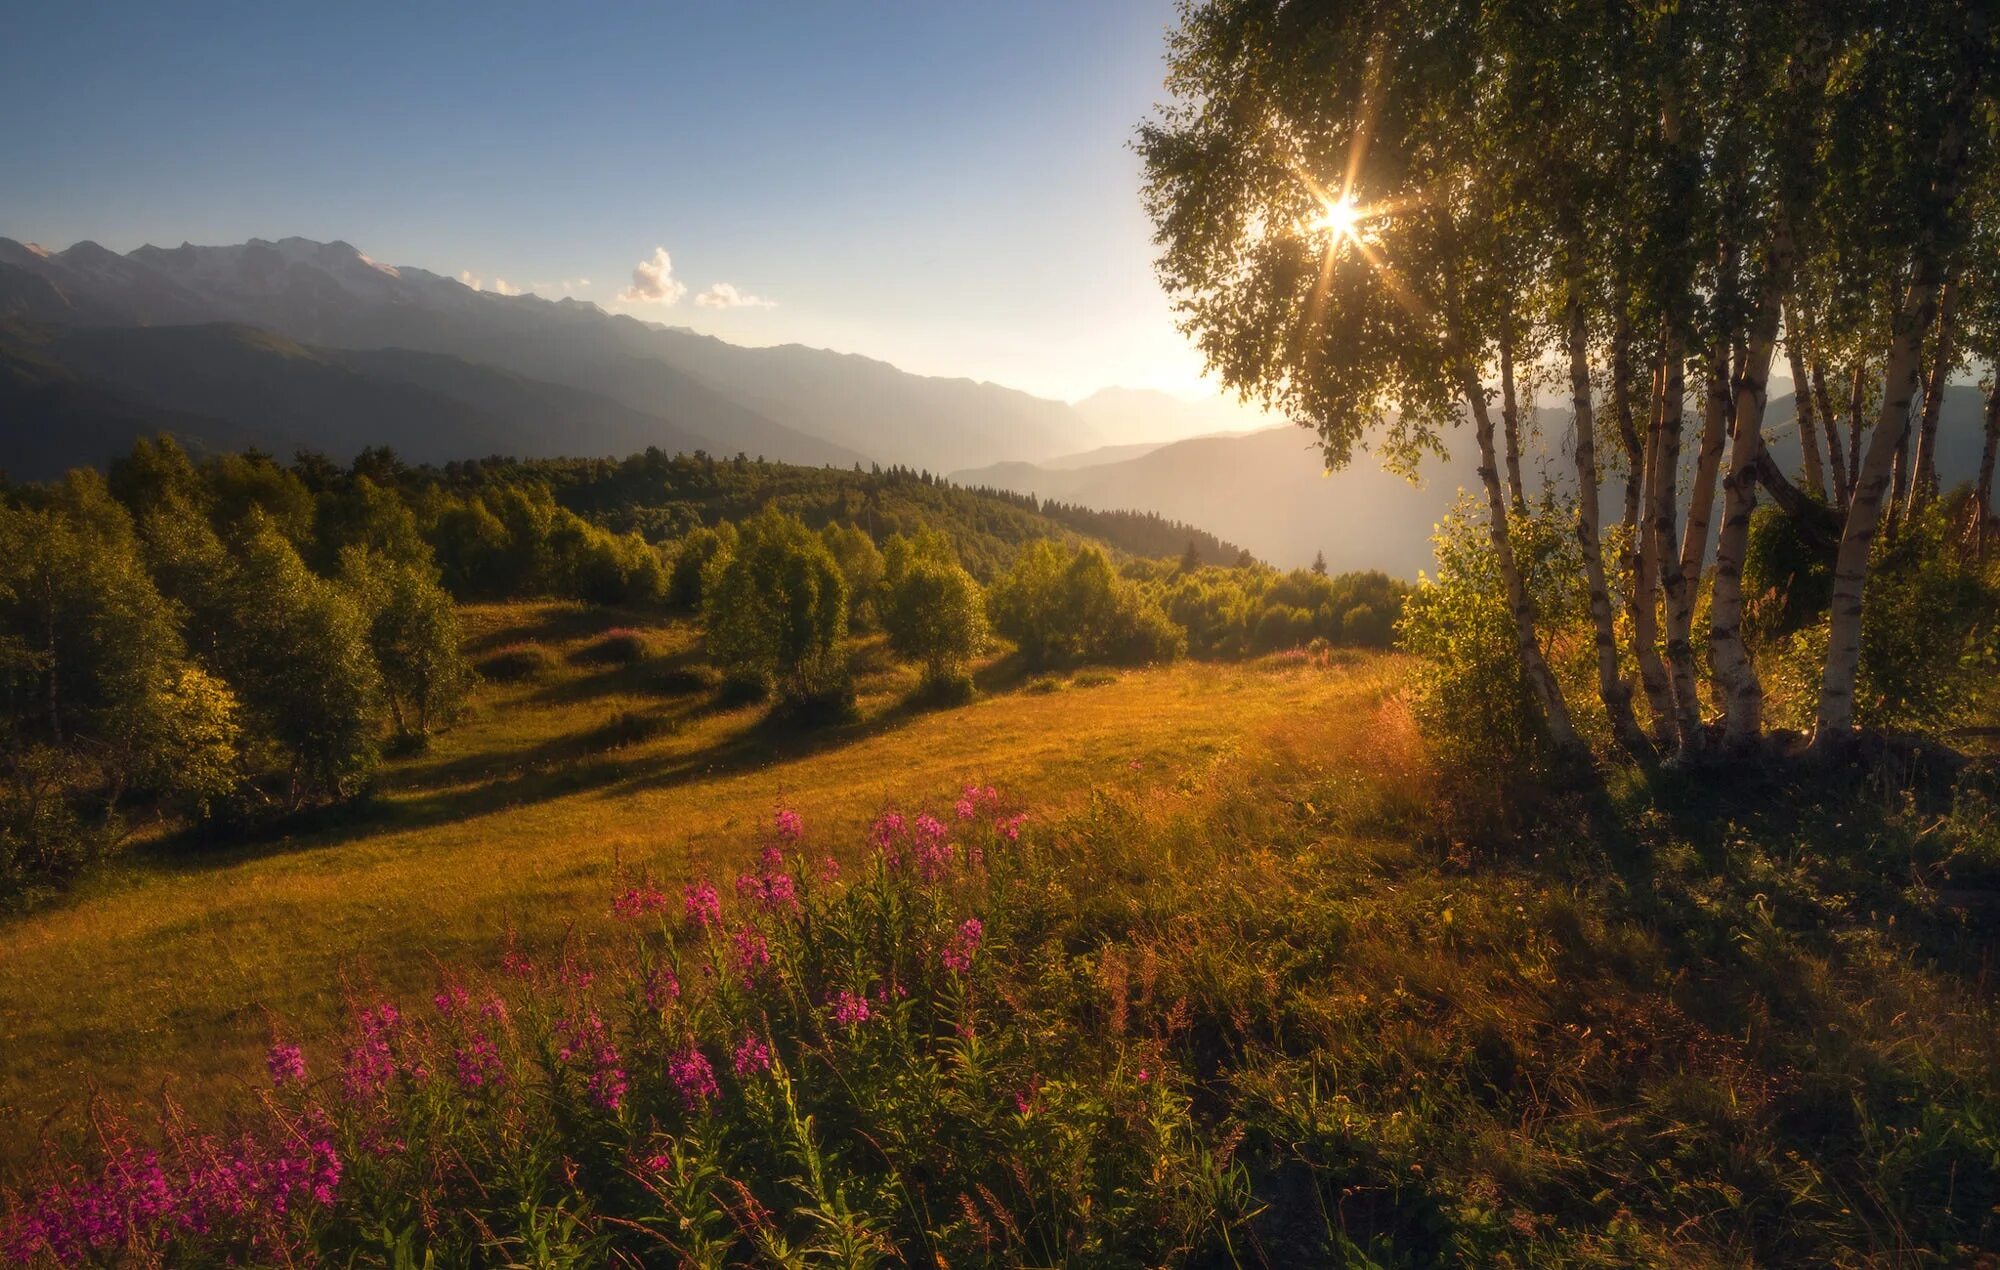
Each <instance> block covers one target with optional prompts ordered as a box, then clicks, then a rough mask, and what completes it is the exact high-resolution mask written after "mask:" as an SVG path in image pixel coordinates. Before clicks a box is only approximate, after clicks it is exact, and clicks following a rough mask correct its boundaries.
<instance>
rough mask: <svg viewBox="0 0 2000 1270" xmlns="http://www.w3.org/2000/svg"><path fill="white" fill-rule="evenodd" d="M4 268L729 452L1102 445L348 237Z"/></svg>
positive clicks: (158, 318)
mask: <svg viewBox="0 0 2000 1270" xmlns="http://www.w3.org/2000/svg"><path fill="white" fill-rule="evenodd" d="M0 267H6V268H8V269H9V270H18V271H20V272H22V273H25V274H29V275H32V276H33V277H35V278H39V279H40V280H41V281H42V283H44V284H46V285H44V286H42V287H39V288H36V287H32V286H30V285H28V284H26V283H24V282H23V281H21V280H20V279H15V278H12V275H11V274H10V275H8V276H6V277H0V313H11V314H12V315H13V316H16V317H27V318H32V319H36V320H41V321H48V322H58V323H64V324H83V325H127V326H139V325H169V324H189V323H208V322H237V323H243V324H247V325H251V326H257V327H262V328H265V329H268V330H271V331H275V332H277V333H279V334H281V335H284V336H286V337H288V338H290V339H292V340H296V341H298V342H300V343H303V344H308V345H317V346H325V347H337V348H408V349H416V350H419V351H424V352H432V353H447V354H451V355H453V356H457V357H463V358H469V359H472V360H474V361H480V362H485V363H488V364H490V365H493V366H496V367H500V368H504V369H506V370H509V371H513V372H515V373H517V374H521V375H526V376H528V377H529V378H532V379H539V380H544V381H547V382H550V383H555V384H563V385H567V386H570V387H574V388H580V389H584V390H586V391H590V392H595V393H599V394H601V395H603V396H606V397H610V398H612V399H614V400H616V401H618V402H620V403H621V404H623V405H624V406H626V407H628V408H630V409H633V410H637V411H641V412H643V413H645V414H648V415H653V416H658V417H662V418H667V419H671V420H673V421H674V422H675V423H676V424H677V425H678V426H680V427H682V428H683V429H685V430H686V431H687V432H688V433H690V434H692V435H698V436H701V437H705V438H709V439H711V441H712V448H714V449H716V450H717V451H718V452H721V453H725V454H734V453H736V452H738V451H742V452H745V453H748V454H753V455H755V454H764V455H768V456H769V457H771V458H773V459H784V460H786V461H789V462H797V463H840V464H848V463H852V462H854V461H856V460H857V459H861V458H864V457H865V458H870V459H875V460H878V461H881V462H884V463H891V462H898V463H905V464H910V465H914V466H919V467H929V468H933V469H937V470H942V469H945V468H948V467H953V466H965V465H970V464H976V463H986V462H992V461H995V460H997V459H1001V458H1008V457H1026V458H1037V459H1039V458H1046V457H1050V456H1053V455H1056V454H1060V453H1064V452H1067V451H1072V450H1077V449H1081V448H1085V447H1087V446H1089V445H1091V444H1094V443H1095V442H1096V441H1097V440H1098V439H1099V438H1098V437H1097V435H1096V433H1095V431H1094V429H1093V428H1092V427H1091V426H1090V425H1089V424H1088V423H1087V422H1085V421H1084V418H1083V416H1082V415H1081V414H1079V413H1078V412H1076V411H1075V410H1074V409H1072V408H1071V407H1070V406H1068V405H1066V404H1064V403H1062V402H1058V401H1049V400H1045V399H1042V398H1038V397H1033V396H1031V395H1029V394H1027V393H1022V392H1018V391H1015V390H1013V389H1009V388H1003V387H1000V386H998V385H994V384H983V383H974V382H972V381H970V380H951V379H934V378H928V377H924V376H918V375H910V374H906V373H905V372H903V371H899V370H897V369H896V368H894V367H892V366H889V365H888V364H886V363H883V362H878V361H872V360H870V359H868V358H864V357H855V356H849V355H845V354H838V353H832V352H827V351H824V350H819V349H809V348H803V347H800V346H797V345H787V346H783V347H778V348H763V349H751V348H740V347H737V346H734V345H730V344H726V343H724V342H722V341H720V340H715V339H711V338H709V337H706V336H700V335H696V334H694V333H692V332H688V331H680V330H671V329H666V328H662V327H658V326H654V325H649V324H647V323H643V322H639V321H636V320H634V319H632V318H630V317H624V316H616V315H612V314H608V313H606V312H604V311H603V310H601V309H599V308H597V306H595V305H593V304H586V303H581V302H578V301H576V300H562V301H549V300H544V299H541V298H539V297H536V296H529V295H524V296H502V295H497V294H493V293H491V292H484V291H475V290H473V289H471V288H469V287H467V286H465V285H463V284H462V283H460V282H458V281H457V280H456V279H452V278H446V277H441V276H439V275H438V274H435V273H431V272H429V271H428V270H424V269H419V268H397V267H391V266H387V265H383V264H380V263H378V262H376V261H373V260H371V259H369V258H368V257H367V256H365V255H363V254H362V253H361V252H359V251H357V250H356V249H355V248H354V247H352V246H350V245H348V244H347V243H342V242H333V243H318V242H312V241H309V240H306V239H301V238H287V239H281V240H279V241H277V242H267V241H265V240H262V239H252V240H251V241H250V242H248V243H243V244H238V245H235V246H227V247H196V246H192V245H187V244H183V245H182V246H180V247H175V248H159V247H150V246H148V247H141V248H138V249H137V250H135V251H132V252H130V253H128V254H126V255H123V256H121V255H118V254H117V253H115V252H111V251H108V250H106V249H105V248H103V247H100V246H98V245H97V244H95V243H88V242H85V243H78V244H76V245H74V246H72V247H70V248H68V249H66V250H64V251H60V252H47V251H44V250H42V249H39V248H35V247H32V246H29V245H25V244H22V243H18V242H14V241H12V240H8V239H0ZM10 279H11V280H10Z"/></svg>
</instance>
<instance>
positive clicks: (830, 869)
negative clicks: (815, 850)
mask: <svg viewBox="0 0 2000 1270" xmlns="http://www.w3.org/2000/svg"><path fill="white" fill-rule="evenodd" d="M819 880H820V881H821V882H826V883H833V882H838V881H840V861H838V860H836V859H834V858H833V857H832V856H823V857H821V858H820V862H819Z"/></svg>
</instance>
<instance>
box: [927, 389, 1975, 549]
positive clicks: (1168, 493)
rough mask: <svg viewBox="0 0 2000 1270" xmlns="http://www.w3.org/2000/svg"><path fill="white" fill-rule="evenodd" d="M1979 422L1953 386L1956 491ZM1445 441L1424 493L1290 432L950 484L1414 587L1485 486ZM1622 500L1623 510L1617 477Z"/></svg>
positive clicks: (1941, 436) (1569, 472)
mask: <svg viewBox="0 0 2000 1270" xmlns="http://www.w3.org/2000/svg"><path fill="white" fill-rule="evenodd" d="M1983 409H1984V402H1983V401H1982V400H1981V398H1980V395H1979V392H1978V390H1977V389H1975V388H1971V387H1966V386H1959V385H1953V386H1952V387H1950V388H1948V389H1947V390H1946V392H1945V402H1944V409H1943V412H1942V415H1941V416H1940V421H1939V427H1938V470H1939V474H1940V478H1941V479H1942V481H1943V482H1944V484H1945V485H1946V486H1947V487H1948V486H1950V485H1952V484H1955V483H1957V482H1960V481H1965V480H1969V479H1971V478H1972V476H1973V475H1974V473H1975V471H1976V468H1977V465H1978V462H1979V452H1980V447H1981V445H1982V443H1983V438H1982V434H1981V431H1980V429H1981V426H1982V425H1981V418H1982V411H1983ZM1795 411H1796V407H1795V406H1794V404H1793V401H1792V397H1791V394H1790V393H1786V394H1784V395H1783V396H1780V397H1774V398H1773V399H1772V400H1771V402H1770V404H1769V406H1768V407H1767V409H1766V412H1765V424H1766V433H1767V436H1768V437H1769V443H1770V447H1771V453H1772V457H1773V458H1774V459H1775V460H1776V461H1777V463H1778V465H1779V466H1780V467H1781V468H1783V469H1784V470H1785V471H1786V472H1787V473H1788V474H1791V475H1792V477H1793V479H1794V480H1798V479H1799V477H1798V475H1797V474H1798V471H1799V462H1800V456H1799V444H1798V437H1797V435H1796V433H1797V429H1796V426H1795V422H1794V420H1795ZM1569 425H1570V414H1569V412H1568V411H1567V410H1555V409H1547V408H1544V409H1542V410H1539V411H1537V412H1535V418H1534V425H1533V427H1532V428H1531V430H1530V431H1531V436H1530V438H1529V440H1528V442H1527V443H1526V444H1525V445H1524V447H1523V449H1524V452H1525V454H1524V476H1525V477H1526V479H1527V481H1528V483H1529V484H1530V486H1531V487H1532V488H1535V489H1540V488H1542V487H1543V485H1544V484H1550V483H1552V484H1553V485H1554V486H1555V487H1556V488H1560V489H1570V488H1574V485H1575V477H1574V475H1573V469H1572V468H1571V463H1572V459H1571V458H1570V451H1569V439H1568V429H1569ZM1692 426H1694V425H1693V421H1692V420H1691V421H1690V427H1692ZM1447 440H1448V441H1449V443H1450V447H1451V457H1450V458H1449V459H1448V460H1429V461H1426V462H1425V463H1424V464H1423V466H1422V468H1421V470H1420V473H1419V476H1420V483H1419V484H1417V485H1412V484H1411V483H1409V482H1408V481H1406V480H1404V479H1402V478H1401V477H1398V476H1392V475H1390V474H1389V473H1387V472H1385V471H1383V470H1382V468H1381V466H1380V464H1379V463H1377V461H1376V460H1375V458H1374V456H1372V455H1369V454H1365V453H1357V454H1356V455H1355V456H1354V460H1353V462H1352V463H1350V464H1349V465H1348V466H1347V467H1345V468H1343V469H1341V470H1340V471H1337V472H1331V473H1329V472H1327V471H1326V470H1325V466H1324V463H1323V461H1322V460H1321V458H1320V455H1319V452H1318V450H1317V448H1316V446H1315V443H1314V439H1313V437H1312V435H1311V434H1309V433H1307V432H1306V431H1305V430H1304V429H1302V428H1296V427H1289V426H1286V427H1275V428H1266V429H1263V430H1260V431H1257V432H1251V433H1247V434H1240V435H1233V436H1219V437H1204V438H1199V439H1195V440H1189V441H1179V442H1175V443H1173V444H1170V445H1162V446H1152V447H1146V448H1145V449H1144V450H1143V451H1142V452H1141V453H1138V454H1136V455H1121V454H1118V453H1116V448H1115V447H1114V448H1111V449H1106V450H1100V451H1098V452H1097V454H1098V455H1100V456H1104V457H1103V458H1102V459H1101V461H1085V462H1079V461H1078V460H1089V459H1091V456H1089V455H1081V456H1071V457H1069V458H1067V459H1062V460H1058V461H1056V462H1045V463H1040V464H1036V463H1019V462H1015V463H1000V464H994V465H990V466H987V467H983V468H976V469H968V470H962V471H958V472H954V473H952V474H951V479H952V480H954V481H956V482H958V483H959V484H961V485H974V486H981V485H983V486H991V487H994V488H997V489H1005V490H1013V491H1015V492H1018V493H1033V494H1037V495H1039V496H1041V497H1043V498H1053V499H1058V500H1060V501H1062V502H1066V503H1075V504H1078V505H1081V506H1084V507H1098V508H1125V507H1141V508H1145V509H1147V510H1150V511H1156V512H1158V513H1159V514H1160V515H1162V516H1167V517H1170V518H1172V519H1174V520H1180V521H1186V522H1187V523H1189V524H1195V525H1200V526H1202V527H1203V528H1204V529H1207V530H1209V531H1210V532H1212V533H1215V534H1218V535H1220V536H1221V537H1224V538H1227V539H1230V540H1231V541H1234V542H1240V543H1242V544H1243V545H1244V546H1245V547H1246V548H1248V549H1249V550H1250V551H1251V552H1253V553H1254V554H1256V555H1257V556H1259V557H1260V558H1262V559H1266V560H1269V561H1270V562H1271V563H1273V564H1276V565H1280V566H1284V567H1301V566H1304V565H1306V564H1309V563H1311V561H1312V559H1313V557H1314V555H1315V554H1317V553H1319V552H1322V551H1323V552H1325V553H1326V560H1327V564H1328V566H1329V567H1330V568H1332V569H1334V570H1335V571H1341V570H1347V569H1382V570H1385V571H1387V572H1389V573H1392V574H1397V575H1399V576H1402V577H1406V578H1413V577H1415V576H1416V574H1417V571H1418V570H1420V569H1427V568H1429V567H1431V548H1430V535H1431V531H1432V528H1433V526H1434V525H1435V524H1436V522H1437V521H1438V519H1439V518H1440V517H1441V516H1442V515H1443V514H1444V512H1445V510H1446V509H1447V508H1448V507H1450V505H1451V502H1452V499H1453V497H1454V494H1455V491H1457V490H1459V489H1476V488H1477V486H1478V476H1477V471H1476V451H1475V449H1474V447H1473V443H1472V437H1471V434H1470V432H1469V431H1467V430H1465V429H1463V428H1461V429H1459V430H1457V431H1456V432H1454V434H1453V435H1452V436H1450V437H1449V438H1447ZM1684 454H1691V449H1687V450H1684ZM1691 461H1692V460H1691V458H1690V459H1689V463H1690V464H1691ZM1690 470H1691V467H1690ZM1683 488H1685V485H1683ZM1604 496H1605V499H1606V502H1605V504H1604V505H1605V507H1606V509H1607V512H1608V511H1609V509H1610V508H1612V507H1613V506H1614V504H1613V503H1612V501H1611V499H1612V498H1613V497H1614V490H1613V487H1612V482H1610V481H1607V482H1606V484H1605V487H1604ZM1615 496H1616V497H1620V498H1622V497H1623V484H1622V478H1620V480H1619V483H1618V485H1617V489H1616V492H1615Z"/></svg>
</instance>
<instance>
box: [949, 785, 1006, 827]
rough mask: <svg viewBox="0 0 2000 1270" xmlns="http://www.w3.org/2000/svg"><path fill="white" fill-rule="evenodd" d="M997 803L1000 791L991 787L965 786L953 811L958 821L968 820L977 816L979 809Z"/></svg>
mask: <svg viewBox="0 0 2000 1270" xmlns="http://www.w3.org/2000/svg"><path fill="white" fill-rule="evenodd" d="M999 801H1000V791H999V790H997V789H995V788H993V787H992V786H991V785H967V786H966V787H965V791H964V792H963V793H961V794H960V795H959V798H958V802H957V804H956V805H955V806H954V807H953V810H954V811H956V812H957V813H958V818H959V819H960V820H970V819H972V818H973V817H974V816H976V815H978V814H979V812H980V809H981V808H985V807H991V806H993V805H994V804H996V803H998V802H999Z"/></svg>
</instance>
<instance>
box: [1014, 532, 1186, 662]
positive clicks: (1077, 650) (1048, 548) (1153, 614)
mask: <svg viewBox="0 0 2000 1270" xmlns="http://www.w3.org/2000/svg"><path fill="white" fill-rule="evenodd" d="M990 608H991V611H992V616H993V625H994V627H995V628H996V629H997V630H999V631H1000V633H1001V634H1003V635H1005V636H1007V637H1008V638H1009V639H1011V640H1013V641H1014V642H1015V644H1016V645H1017V646H1018V648H1019V649H1020V653H1021V658H1022V660H1023V661H1024V662H1025V663H1026V664H1027V665H1028V666H1030V667H1043V666H1069V665H1078V664H1082V663H1086V662H1110V663H1114V664H1119V665H1144V664H1147V663H1149V662H1157V661H1172V660H1173V659H1175V658H1176V657H1179V656H1180V655H1181V654H1182V653H1183V652H1185V651H1186V647H1187V641H1186V637H1185V635H1183V634H1182V632H1181V630H1180V628H1179V627H1177V626H1175V625H1174V624H1173V622H1172V621H1170V620H1169V619H1168V617H1167V615H1166V614H1164V613H1162V612H1161V611H1160V609H1159V606H1158V605H1157V604H1156V603H1154V602H1153V601H1152V600H1151V599H1149V598H1148V597H1147V596H1146V595H1145V594H1144V593H1143V592H1142V591H1141V590H1140V588H1139V587H1138V586H1137V584H1135V583H1132V582H1130V581H1127V580H1125V579H1123V578H1120V577H1119V576H1118V574H1117V572H1116V570H1114V569H1113V568H1112V567H1111V560H1110V558H1109V557H1107V556H1106V555H1105V554H1104V552H1103V551H1102V550H1101V549H1099V548H1097V547H1094V546H1088V545H1086V546H1082V547H1079V548H1077V549H1076V550H1075V551H1073V552H1070V551H1065V550H1064V549H1063V548H1062V547H1059V546H1057V545H1056V544H1055V543H1052V542H1037V543H1035V544H1033V545H1032V546H1030V547H1029V548H1028V549H1027V550H1025V551H1023V552H1022V553H1021V555H1020V557H1019V558H1018V559H1016V561H1015V562H1014V567H1013V569H1012V570H1010V571H1009V572H1008V574H1007V576H1006V577H1005V578H1003V579H1002V580H1001V581H1000V583H999V584H998V585H997V586H995V587H994V589H993V593H992V596H991V600H990Z"/></svg>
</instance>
